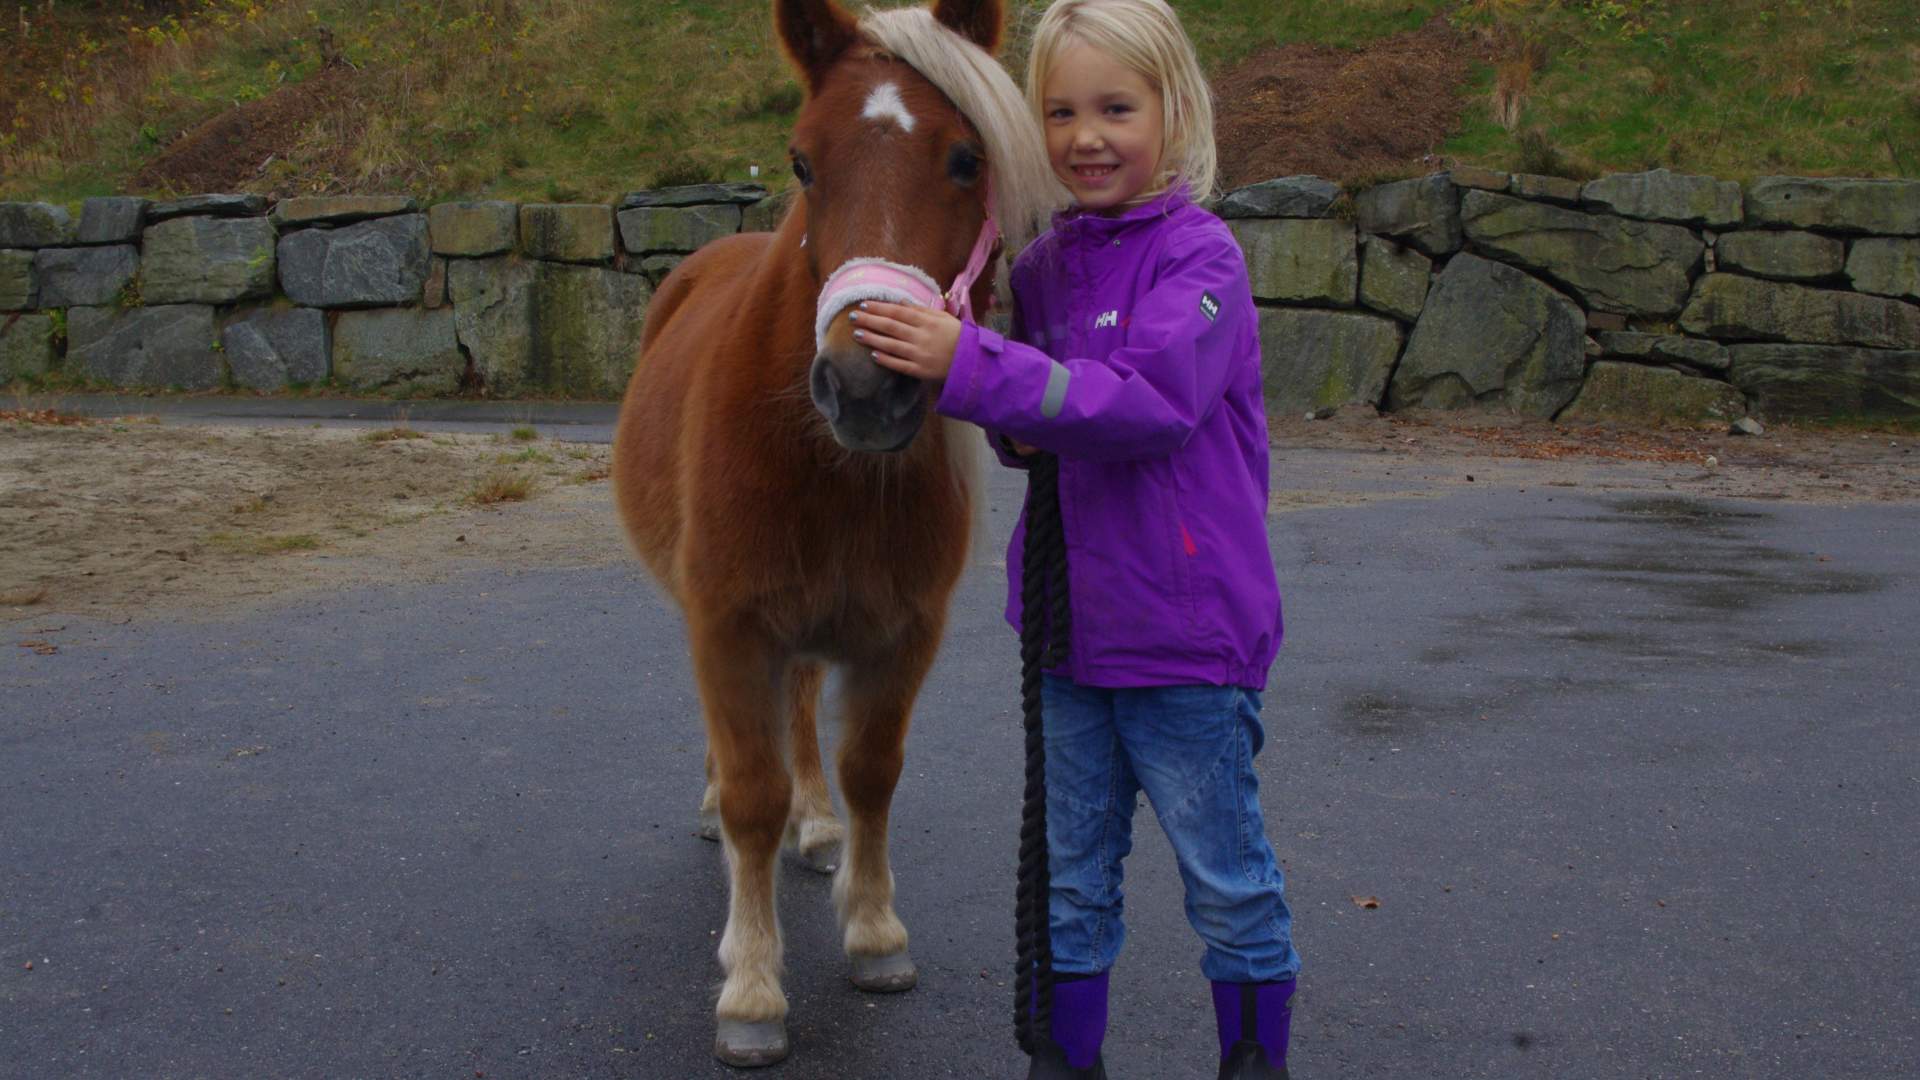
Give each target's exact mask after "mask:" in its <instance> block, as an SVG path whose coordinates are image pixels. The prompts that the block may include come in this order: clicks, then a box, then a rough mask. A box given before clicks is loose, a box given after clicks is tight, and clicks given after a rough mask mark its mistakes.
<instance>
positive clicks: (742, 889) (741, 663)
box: [689, 620, 793, 1066]
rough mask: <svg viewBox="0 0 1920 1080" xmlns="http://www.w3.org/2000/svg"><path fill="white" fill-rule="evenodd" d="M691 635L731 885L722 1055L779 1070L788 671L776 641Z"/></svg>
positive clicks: (718, 1044) (704, 631)
mask: <svg viewBox="0 0 1920 1080" xmlns="http://www.w3.org/2000/svg"><path fill="white" fill-rule="evenodd" d="M690 621H691V620H690ZM689 630H690V631H692V632H691V633H690V635H689V636H690V637H691V638H692V644H693V655H694V673H695V676H696V677H697V678H698V680H699V683H700V699H701V701H702V703H703V704H704V705H705V706H706V709H705V712H706V720H707V746H708V748H709V750H710V751H711V753H712V755H713V767H714V782H715V786H716V787H717V788H718V789H719V802H720V821H721V825H722V830H723V834H724V835H723V840H724V845H725V848H726V853H727V869H728V873H729V878H730V881H729V885H730V888H729V895H728V905H727V929H726V932H725V933H724V934H722V935H721V937H720V966H721V967H722V968H723V969H725V971H726V973H727V979H726V982H725V983H724V984H723V985H722V986H721V988H720V1000H719V1003H718V1005H717V1006H716V1007H715V1010H714V1012H715V1016H716V1019H717V1021H718V1027H717V1033H716V1036H715V1038H714V1054H715V1055H716V1056H717V1057H719V1058H720V1060H722V1061H724V1062H726V1063H727V1064H729V1065H743V1066H753V1065H770V1064H772V1063H774V1062H776V1061H779V1060H780V1059H782V1058H784V1057H786V1056H787V1031H786V1016H787V997H786V994H785V993H784V992H782V990H781V989H780V969H781V963H782V951H783V946H782V943H781V939H780V920H779V916H778V914H777V913H776V912H775V909H774V872H775V869H776V866H777V865H778V856H779V853H780V838H781V835H782V834H783V833H785V831H786V826H787V813H788V811H789V809H790V807H791V804H792V799H793V791H792V788H793V782H792V780H791V779H790V778H789V777H788V775H787V765H786V754H785V751H784V747H782V745H781V742H782V740H783V739H784V738H785V735H786V731H785V725H784V724H782V723H781V721H782V720H783V719H784V717H783V716H782V715H781V713H780V708H779V703H780V686H779V682H780V679H779V673H780V671H781V670H782V668H783V667H784V665H783V664H781V663H779V662H776V661H775V659H774V657H773V655H772V653H773V650H772V648H771V647H770V645H769V644H768V643H766V642H764V641H756V640H752V636H751V635H749V634H745V633H739V632H733V633H728V632H726V631H724V630H720V631H716V630H713V629H709V628H705V627H702V628H700V629H694V628H693V627H691V626H690V627H689Z"/></svg>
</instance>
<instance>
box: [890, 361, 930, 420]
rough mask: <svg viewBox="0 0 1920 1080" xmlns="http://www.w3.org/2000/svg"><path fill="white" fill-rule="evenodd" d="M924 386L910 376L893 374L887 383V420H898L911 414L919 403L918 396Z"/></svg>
mask: <svg viewBox="0 0 1920 1080" xmlns="http://www.w3.org/2000/svg"><path fill="white" fill-rule="evenodd" d="M924 387H925V384H924V383H922V382H921V381H920V380H919V379H916V378H913V377H912V376H910V375H902V374H900V373H899V372H897V371H896V372H893V378H892V379H891V380H889V381H888V382H887V386H886V402H887V413H888V417H889V419H893V420H899V419H901V418H903V417H905V416H906V415H907V414H908V413H910V412H912V411H913V409H914V406H916V405H918V404H919V403H920V395H921V393H922V392H923V389H924Z"/></svg>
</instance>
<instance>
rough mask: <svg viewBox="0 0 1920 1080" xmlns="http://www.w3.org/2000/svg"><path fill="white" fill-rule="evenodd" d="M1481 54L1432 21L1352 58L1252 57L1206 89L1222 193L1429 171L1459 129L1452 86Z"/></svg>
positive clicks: (1308, 48) (1301, 49) (1350, 52)
mask: <svg viewBox="0 0 1920 1080" xmlns="http://www.w3.org/2000/svg"><path fill="white" fill-rule="evenodd" d="M1483 48H1484V46H1481V45H1478V44H1476V43H1475V42H1474V41H1473V39H1471V38H1469V37H1468V36H1467V35H1465V34H1462V33H1460V32H1458V31H1456V30H1454V29H1453V28H1452V27H1451V26H1448V25H1447V23H1446V21H1445V20H1443V19H1437V18H1436V19H1434V20H1432V21H1431V22H1429V23H1427V25H1425V26H1423V27H1421V28H1420V29H1418V30H1409V31H1405V32H1402V33H1399V34H1394V35H1393V36H1391V37H1385V38H1381V39H1379V40H1377V41H1372V42H1369V43H1368V44H1366V45H1364V46H1362V47H1361V48H1358V49H1336V48H1331V47H1329V46H1325V45H1306V44H1291V45H1283V46H1278V47H1269V48H1266V49H1262V50H1260V51H1259V52H1256V53H1254V54H1253V55H1251V56H1249V57H1247V58H1246V59H1245V60H1243V61H1241V62H1240V63H1239V64H1237V65H1235V66H1234V67H1233V68H1232V69H1231V70H1228V71H1226V72H1223V73H1222V74H1221V75H1220V76H1219V77H1218V78H1216V79H1214V81H1213V89H1214V98H1215V100H1216V102H1217V105H1216V108H1217V110H1218V112H1217V114H1216V116H1215V131H1216V133H1217V137H1218V139H1219V142H1220V183H1221V185H1222V186H1223V187H1225V188H1227V189H1232V188H1235V187H1239V186H1242V185H1245V184H1251V183H1255V182H1258V181H1261V180H1269V179H1272V178H1274V177H1276V176H1291V175H1293V174H1296V173H1313V174H1315V175H1318V176H1324V177H1326V178H1327V179H1329V180H1336V181H1344V180H1352V179H1357V178H1363V177H1368V176H1375V175H1381V174H1394V173H1401V174H1407V173H1416V172H1422V171H1426V170H1428V169H1429V168H1431V167H1433V166H1435V165H1437V162H1436V161H1434V160H1432V156H1433V154H1434V152H1435V151H1436V150H1437V149H1438V147H1439V146H1440V143H1441V141H1442V140H1444V139H1445V138H1446V137H1447V135H1448V134H1449V133H1450V132H1451V131H1452V130H1453V129H1454V127H1455V125H1456V124H1457V123H1458V121H1459V118H1460V109H1461V106H1462V101H1461V96H1460V87H1461V85H1462V84H1463V83H1465V82H1466V80H1467V79H1468V77H1469V76H1470V74H1471V72H1472V68H1473V65H1474V64H1475V63H1476V62H1479V61H1482V60H1485V59H1487V57H1485V56H1482V55H1480V51H1481V50H1482V49H1483Z"/></svg>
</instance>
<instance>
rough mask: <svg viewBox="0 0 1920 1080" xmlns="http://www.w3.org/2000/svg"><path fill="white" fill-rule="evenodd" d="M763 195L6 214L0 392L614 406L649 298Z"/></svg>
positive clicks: (760, 209)
mask: <svg viewBox="0 0 1920 1080" xmlns="http://www.w3.org/2000/svg"><path fill="white" fill-rule="evenodd" d="M773 210H774V207H773V205H772V203H771V201H770V200H769V199H768V198H767V192H766V190H765V189H764V188H761V187H758V186H751V185H707V186H701V187H695V188H680V189H675V190H672V191H664V192H642V193H639V194H635V195H630V196H628V197H627V198H626V199H624V200H622V201H621V203H620V204H619V205H617V206H607V205H601V204H590V205H577V204H575V205H566V204H556V205H537V204H528V205H516V204H514V203H511V202H464V203H441V204H438V205H435V206H432V207H429V208H427V209H426V210H424V211H423V210H422V209H421V208H420V206H419V205H418V204H417V203H415V201H414V200H412V199H408V198H400V197H386V196H353V197H340V198H294V199H286V200H283V201H281V202H279V203H276V204H272V205H269V204H268V202H267V201H266V200H265V199H264V198H261V197H260V196H254V195H205V196H198V197H195V198H190V199H180V200H177V201H173V202H148V201H147V200H144V199H134V198H101V199H88V200H87V201H86V203H85V204H84V206H83V207H82V209H81V212H80V219H79V221H77V222H76V221H74V220H72V216H71V215H70V214H69V213H68V211H67V210H66V209H64V208H62V207H58V206H52V205H48V204H44V203H0V382H5V381H7V380H9V379H19V378H25V379H41V378H45V377H47V376H49V375H60V376H64V377H65V378H66V379H67V380H70V381H73V382H78V383H84V384H93V385H103V386H113V387H129V388H168V389H182V390H211V389H216V388H220V387H228V386H230V387H235V388H241V389H249V390H258V391H274V390H285V389H287V388H289V387H300V386H313V385H321V384H330V385H337V386H340V387H344V388H346V389H349V390H353V391H361V392H373V393H384V394H397V395H427V394H450V393H454V392H457V391H463V390H465V391H472V390H484V391H485V392H487V393H489V394H495V395H502V396H512V395H522V394H524V395H561V396H570V397H601V398H605V397H614V396H617V395H618V394H619V392H620V390H621V389H622V388H623V387H624V386H625V385H626V379H627V375H628V373H629V372H631V371H632V369H633V361H634V355H635V353H636V351H637V349H638V346H639V341H640V331H641V328H642V326H644V325H645V316H646V308H647V302H648V300H649V299H650V298H651V297H652V294H653V288H654V286H655V285H657V284H658V283H659V281H660V279H661V278H662V277H664V276H665V275H666V273H667V271H668V270H670V269H672V267H673V265H674V264H675V263H677V262H678V261H679V260H680V259H681V258H683V257H684V256H685V255H686V254H687V253H688V252H691V251H693V250H695V249H696V248H698V247H699V246H700V245H701V244H704V243H706V242H707V241H708V240H711V239H714V238H716V237H718V236H722V235H726V234H730V233H735V232H739V231H741V230H742V229H754V228H770V227H771V226H772V214H773Z"/></svg>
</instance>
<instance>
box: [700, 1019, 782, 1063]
mask: <svg viewBox="0 0 1920 1080" xmlns="http://www.w3.org/2000/svg"><path fill="white" fill-rule="evenodd" d="M713 1056H714V1057H717V1058H719V1059H720V1060H721V1061H724V1062H726V1063H727V1064H728V1065H732V1066H734V1067H735V1068H740V1069H757V1068H760V1067H761V1066H763V1065H772V1064H774V1063H775V1062H777V1061H781V1060H783V1059H784V1058H786V1056H787V1022H786V1021H785V1020H722V1021H720V1029H719V1031H718V1032H717V1033H716V1034H715V1035H714V1037H713Z"/></svg>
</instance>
